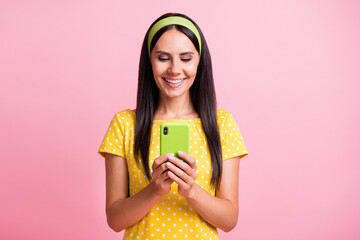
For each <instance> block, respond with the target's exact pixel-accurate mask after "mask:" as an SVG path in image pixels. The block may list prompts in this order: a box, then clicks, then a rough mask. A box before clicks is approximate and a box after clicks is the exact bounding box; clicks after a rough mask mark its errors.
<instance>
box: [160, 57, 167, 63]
mask: <svg viewBox="0 0 360 240" xmlns="http://www.w3.org/2000/svg"><path fill="white" fill-rule="evenodd" d="M158 59H159V60H160V61H162V62H164V61H167V60H169V58H164V57H159V58H158Z"/></svg>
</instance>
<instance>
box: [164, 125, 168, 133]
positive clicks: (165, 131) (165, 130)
mask: <svg viewBox="0 0 360 240" xmlns="http://www.w3.org/2000/svg"><path fill="white" fill-rule="evenodd" d="M167 134H168V128H167V127H164V135H167Z"/></svg>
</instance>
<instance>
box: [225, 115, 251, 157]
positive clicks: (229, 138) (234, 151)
mask: <svg viewBox="0 0 360 240" xmlns="http://www.w3.org/2000/svg"><path fill="white" fill-rule="evenodd" d="M220 140H221V147H222V157H223V160H227V159H230V158H234V157H237V156H240V158H243V157H245V156H247V155H248V151H247V149H246V146H245V143H244V139H243V137H242V135H241V133H240V130H239V128H238V126H237V124H236V122H235V120H234V117H233V115H232V114H230V113H228V114H227V116H226V117H225V120H224V121H223V124H222V125H221V126H220Z"/></svg>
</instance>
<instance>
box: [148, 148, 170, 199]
mask: <svg viewBox="0 0 360 240" xmlns="http://www.w3.org/2000/svg"><path fill="white" fill-rule="evenodd" d="M170 156H173V155H172V154H171V153H168V154H164V155H161V156H159V157H157V158H156V159H155V160H154V163H153V165H152V177H153V181H152V182H151V183H150V184H151V185H152V188H153V190H154V193H155V194H156V195H158V196H161V197H162V196H164V195H166V194H168V193H169V192H170V189H171V184H172V183H173V180H171V178H170V177H169V173H168V172H169V169H168V167H167V166H166V164H164V163H165V162H166V161H168V160H169V157H170Z"/></svg>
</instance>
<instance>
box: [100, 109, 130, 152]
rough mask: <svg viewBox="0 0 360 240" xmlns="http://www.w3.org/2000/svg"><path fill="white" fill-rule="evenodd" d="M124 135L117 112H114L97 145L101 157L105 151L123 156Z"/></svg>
mask: <svg viewBox="0 0 360 240" xmlns="http://www.w3.org/2000/svg"><path fill="white" fill-rule="evenodd" d="M124 137H125V136H124V127H123V126H122V124H121V119H119V117H118V114H115V115H114V117H113V119H112V120H111V122H110V126H109V128H108V130H107V132H106V134H105V137H104V139H103V141H102V143H101V145H100V147H99V150H98V153H99V154H100V155H101V156H102V157H105V153H112V154H115V155H118V156H121V157H125V151H124V142H125V140H124Z"/></svg>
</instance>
